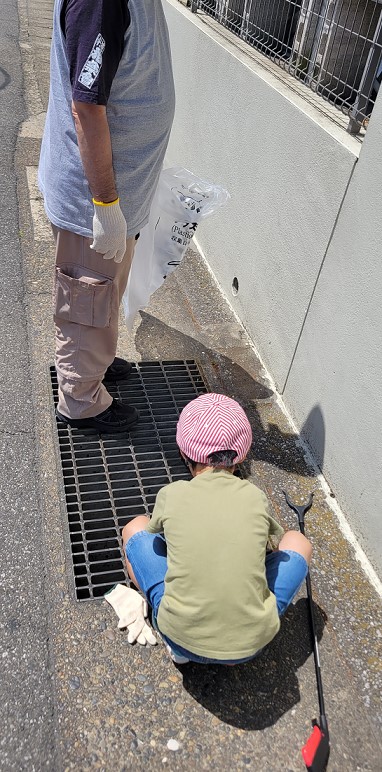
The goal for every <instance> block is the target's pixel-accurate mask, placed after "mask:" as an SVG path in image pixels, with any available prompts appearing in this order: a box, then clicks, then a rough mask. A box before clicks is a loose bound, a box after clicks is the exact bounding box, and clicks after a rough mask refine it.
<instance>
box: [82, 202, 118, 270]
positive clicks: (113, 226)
mask: <svg viewBox="0 0 382 772" xmlns="http://www.w3.org/2000/svg"><path fill="white" fill-rule="evenodd" d="M93 204H94V216H93V242H92V244H90V249H94V251H95V252H100V254H101V255H103V256H104V259H105V260H113V258H114V260H115V262H116V263H121V262H122V260H123V257H124V254H125V252H126V232H127V225H126V220H125V218H124V216H123V214H122V210H121V207H120V206H119V198H117V200H116V201H113V202H112V203H111V204H102V203H101V202H99V201H95V200H94V198H93Z"/></svg>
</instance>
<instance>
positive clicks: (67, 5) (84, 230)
mask: <svg viewBox="0 0 382 772" xmlns="http://www.w3.org/2000/svg"><path fill="white" fill-rule="evenodd" d="M124 1H125V3H126V14H125V13H123V11H124V8H123V5H121V0H108V4H109V8H110V2H112V3H113V2H116V3H117V4H118V8H117V10H116V9H114V11H115V13H114V16H115V18H117V17H118V14H119V16H120V18H121V24H122V25H123V32H124V34H123V40H121V34H120V28H119V30H118V34H116V35H115V36H113V34H112V33H113V30H112V25H111V24H110V18H108V20H107V24H106V23H105V14H104V13H103V12H102V11H103V7H104V2H105V0H92V2H90V3H89V0H69V1H68V0H55V7H54V18H53V37H52V50H51V72H50V93H49V104H48V111H47V117H46V123H45V129H44V136H43V141H42V146H41V155H40V164H39V173H38V179H39V186H40V189H41V191H42V193H43V196H44V202H45V209H46V213H47V215H48V217H49V219H50V220H51V222H52V223H53V224H54V225H56V226H57V227H59V228H64V229H65V230H69V231H72V232H74V233H78V234H79V235H82V236H88V237H91V236H92V219H93V211H94V208H93V204H92V195H91V192H90V189H89V185H88V182H87V179H86V177H85V174H84V170H83V166H82V162H81V158H80V153H79V150H78V144H77V136H76V132H75V128H74V121H73V116H72V111H71V102H72V99H75V100H78V101H86V102H93V103H94V102H95V103H96V104H106V110H107V117H108V123H109V127H110V134H111V142H112V150H113V166H114V172H115V177H116V185H117V191H118V195H119V197H120V205H121V209H122V211H123V213H124V215H125V218H126V221H127V228H128V234H127V235H128V236H134V235H135V234H136V233H138V232H139V230H140V229H141V228H142V227H143V226H144V225H145V224H146V223H147V221H148V217H149V211H150V205H151V201H152V197H153V194H154V191H155V188H156V185H157V182H158V178H159V174H160V171H161V168H162V164H163V159H164V155H165V152H166V147H167V143H168V139H169V135H170V131H171V125H172V120H173V115H174V102H175V99H174V83H173V76H172V66H171V53H170V44H169V38H168V30H167V24H166V20H165V17H164V12H163V8H162V3H161V0H124ZM75 14H77V15H78V20H79V21H78V22H77V21H76V23H73V18H74V16H75ZM97 23H98V26H99V30H98V28H97ZM81 24H83V27H84V32H83V34H82V35H81V33H80V32H79V30H80V28H81ZM90 29H91V30H92V35H89V30H90ZM93 37H94V40H93V39H92V38H93ZM116 45H117V47H118V55H117V57H116V53H115V48H116ZM108 46H109V47H111V46H114V50H113V54H111V52H110V51H109V50H108V48H107V47H108ZM86 49H88V52H87V53H86ZM119 57H120V58H119ZM82 60H83V61H82ZM73 63H74V64H73ZM114 72H115V74H114ZM110 73H111V75H110ZM105 83H106V87H105ZM110 83H111V87H110ZM98 84H99V88H97V85H98ZM94 94H98V97H97V96H96V97H94Z"/></svg>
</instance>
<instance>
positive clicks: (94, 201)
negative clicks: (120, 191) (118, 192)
mask: <svg viewBox="0 0 382 772" xmlns="http://www.w3.org/2000/svg"><path fill="white" fill-rule="evenodd" d="M93 204H95V205H96V206H114V204H119V198H116V199H115V201H109V202H108V203H107V204H105V202H104V201H96V199H95V198H93Z"/></svg>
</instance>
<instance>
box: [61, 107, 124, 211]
mask: <svg viewBox="0 0 382 772" xmlns="http://www.w3.org/2000/svg"><path fill="white" fill-rule="evenodd" d="M72 112H73V118H74V124H75V128H76V133H77V140H78V148H79V151H80V155H81V160H82V164H83V167H84V171H85V175H86V177H87V180H88V183H89V187H90V190H91V193H92V196H93V198H95V199H96V201H102V202H104V203H109V202H111V201H115V199H116V198H118V192H117V189H116V184H115V177H114V170H113V156H112V148H111V139H110V131H109V124H108V121H107V115H106V107H105V106H104V105H96V104H91V103H88V102H78V101H74V100H73V102H72Z"/></svg>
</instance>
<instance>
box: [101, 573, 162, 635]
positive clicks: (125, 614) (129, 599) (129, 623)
mask: <svg viewBox="0 0 382 772" xmlns="http://www.w3.org/2000/svg"><path fill="white" fill-rule="evenodd" d="M105 600H106V601H107V602H108V603H110V605H111V606H112V608H113V609H114V611H115V612H116V614H117V616H118V618H119V622H118V627H119V629H120V630H122V629H124V628H127V630H128V636H127V640H128V641H129V643H135V641H137V642H138V643H140V644H141V645H142V646H145V645H146V643H149V644H150V645H151V646H155V644H156V643H157V640H156V638H155V636H154V635H153V634H152V632H151V630H150V628H149V626H148V625H147V624H146V621H145V618H146V617H147V602H146V600H145V599H144V598H142V596H141V595H139V593H138V592H137V591H136V590H132V589H131V588H130V587H125V585H123V584H117V585H116V586H115V587H114V588H113V589H112V590H111V591H110V592H108V593H107V594H106V595H105Z"/></svg>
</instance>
